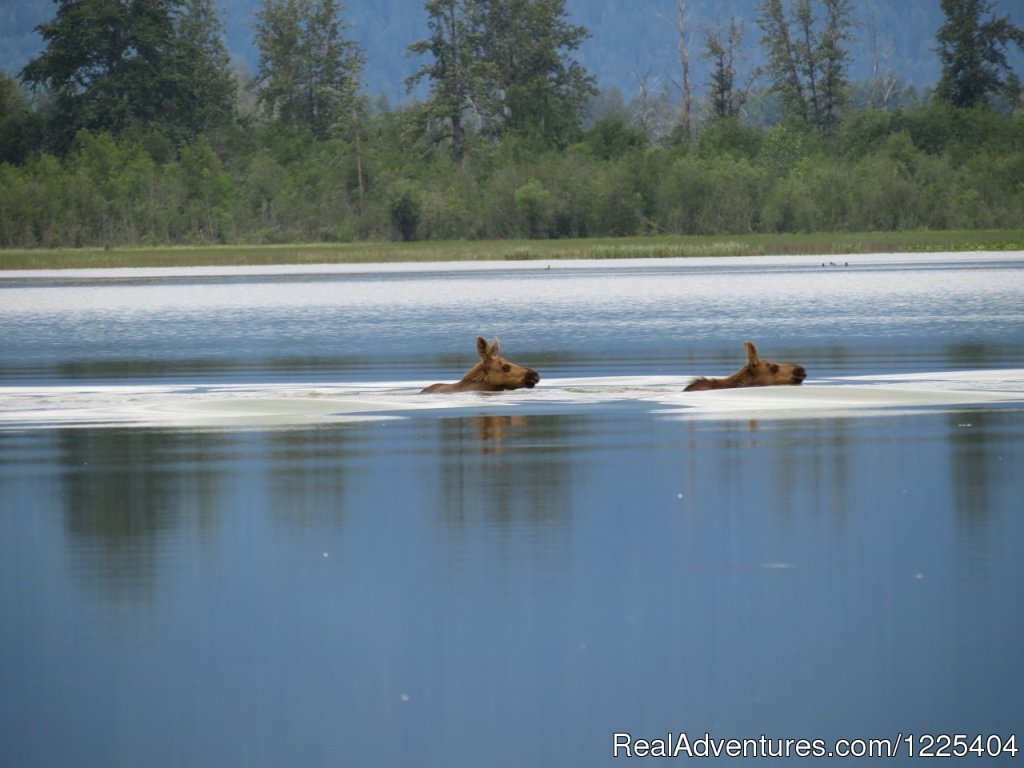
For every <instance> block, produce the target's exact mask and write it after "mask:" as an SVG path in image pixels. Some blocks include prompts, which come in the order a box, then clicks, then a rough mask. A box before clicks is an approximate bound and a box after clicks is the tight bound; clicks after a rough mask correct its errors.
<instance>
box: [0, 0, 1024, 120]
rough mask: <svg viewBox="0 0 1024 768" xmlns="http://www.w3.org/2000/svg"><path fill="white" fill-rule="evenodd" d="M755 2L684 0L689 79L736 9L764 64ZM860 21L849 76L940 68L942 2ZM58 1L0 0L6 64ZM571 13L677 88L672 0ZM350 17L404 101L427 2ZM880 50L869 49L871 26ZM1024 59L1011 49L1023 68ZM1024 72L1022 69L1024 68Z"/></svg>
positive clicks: (36, 45) (927, 76)
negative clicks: (705, 38)
mask: <svg viewBox="0 0 1024 768" xmlns="http://www.w3.org/2000/svg"><path fill="white" fill-rule="evenodd" d="M757 4H758V0H687V10H688V15H689V24H688V28H689V30H690V31H689V39H690V59H691V82H692V83H693V85H694V88H695V90H696V91H697V92H700V91H702V90H703V84H704V83H705V82H706V80H707V68H706V66H705V64H704V62H703V60H702V59H701V57H700V50H701V48H702V43H701V40H702V35H701V29H702V28H703V27H704V26H705V25H708V24H713V23H714V22H715V20H716V19H717V20H718V21H720V22H726V21H728V19H729V16H730V15H735V16H737V17H739V18H742V19H744V20H745V37H744V45H743V54H744V59H745V62H744V64H745V66H747V67H750V68H753V67H754V66H756V65H757V64H758V63H759V60H760V57H761V48H760V45H759V39H760V30H759V29H758V28H757V26H756V24H755V23H754V17H755V9H756V7H757ZM259 5H260V2H259V0H219V2H218V7H219V9H220V10H221V13H222V17H223V19H224V21H225V26H226V36H227V44H228V48H229V50H230V51H231V53H232V55H233V56H234V57H235V58H236V59H237V60H238V62H239V64H240V66H244V67H245V68H247V69H249V70H250V71H252V70H253V69H255V63H256V54H255V51H254V49H253V45H252V28H251V25H252V12H253V11H254V10H255V9H257V8H258V7H259ZM853 6H854V15H855V16H856V18H857V20H858V21H859V23H860V25H861V26H860V28H859V30H858V32H859V34H858V39H857V41H856V44H855V45H854V46H852V47H851V50H850V53H851V66H850V71H851V75H852V77H853V79H855V80H864V79H867V78H869V77H870V76H871V71H872V62H873V60H874V62H875V63H876V64H877V66H878V67H880V68H881V70H882V71H883V72H885V71H891V72H894V73H895V74H896V75H897V76H898V77H899V78H900V79H901V80H902V81H903V82H905V83H907V84H913V85H917V86H919V87H920V86H929V85H933V84H934V83H935V81H936V80H937V79H938V76H939V62H938V57H937V56H936V54H935V51H934V48H935V33H936V32H937V30H938V28H939V26H940V25H941V23H942V18H943V17H942V12H941V10H940V8H939V0H854V2H853ZM56 7H57V6H56V4H55V3H54V2H53V0H0V68H2V69H3V70H4V71H6V72H8V73H11V74H16V73H17V72H18V71H19V70H20V69H21V67H23V66H24V65H25V63H26V62H27V61H28V60H29V59H30V58H31V57H32V56H34V55H35V54H36V53H38V52H39V50H40V48H41V40H40V38H39V36H38V35H37V34H36V33H35V32H34V31H33V30H34V27H35V25H37V24H39V23H41V22H43V21H46V20H48V19H49V18H51V17H52V16H53V15H54V13H55V11H56ZM995 7H996V8H997V10H998V12H999V13H1006V14H1009V15H1010V17H1011V19H1012V20H1013V21H1014V22H1015V23H1016V24H1018V25H1020V26H1024V3H1022V2H1020V0H997V2H996V3H995ZM566 8H567V10H568V11H569V14H570V17H571V18H572V20H573V21H574V22H576V23H578V24H582V25H583V26H585V27H586V28H587V29H588V30H590V33H591V38H590V39H589V40H588V41H587V42H586V43H585V45H584V46H583V48H582V49H581V50H580V51H579V52H578V54H577V58H578V59H579V61H580V62H581V63H582V64H583V65H584V66H585V67H586V68H587V69H588V70H589V71H590V72H591V73H592V74H594V75H595V76H596V77H597V80H598V85H599V86H600V87H601V88H602V89H605V90H611V89H615V90H618V91H619V92H620V93H621V94H622V95H623V96H624V97H625V98H626V99H629V98H632V97H633V96H634V95H635V94H636V93H637V90H638V88H637V78H638V76H642V75H645V74H646V75H647V76H648V78H649V81H650V82H652V83H653V82H658V83H660V84H661V86H662V87H665V88H668V89H669V90H670V91H675V87H676V86H675V85H673V82H678V81H679V75H678V72H679V58H678V52H677V47H678V37H679V36H678V34H677V32H676V27H675V21H676V0H567V2H566ZM344 16H345V18H346V19H347V20H348V22H349V24H350V28H349V30H348V36H349V37H351V38H354V39H356V40H358V41H359V42H360V43H361V44H362V45H363V46H364V49H365V51H366V55H367V66H366V71H365V73H364V80H365V85H366V88H365V90H366V91H367V93H368V94H370V95H371V96H377V95H383V96H385V97H386V98H387V99H388V101H390V102H391V103H392V104H397V103H401V102H404V101H406V100H408V99H409V98H410V97H409V96H408V95H407V93H406V90H405V85H404V80H405V78H406V77H408V76H409V75H410V74H412V73H413V72H415V70H416V68H417V60H415V59H411V58H409V57H408V56H407V54H406V48H407V46H408V45H409V44H410V43H412V42H414V41H416V40H419V39H421V38H423V37H424V36H425V34H426V27H425V19H426V15H425V13H424V11H423V0H347V2H345V3H344ZM872 29H873V30H874V40H875V51H876V54H875V56H874V59H873V57H872V52H871V51H872V46H871V38H872V35H871V30H872ZM1022 60H1024V57H1021V56H1019V55H1015V56H1014V62H1015V64H1016V65H1017V67H1018V71H1019V70H1020V69H1021V68H1022V67H1021V63H1022ZM1021 74H1022V75H1024V72H1022V73H1021Z"/></svg>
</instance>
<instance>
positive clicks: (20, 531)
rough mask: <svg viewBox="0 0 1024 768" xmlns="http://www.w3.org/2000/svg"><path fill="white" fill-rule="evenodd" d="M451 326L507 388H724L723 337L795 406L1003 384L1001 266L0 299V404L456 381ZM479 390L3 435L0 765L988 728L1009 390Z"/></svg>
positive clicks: (213, 283) (110, 281)
mask: <svg viewBox="0 0 1024 768" xmlns="http://www.w3.org/2000/svg"><path fill="white" fill-rule="evenodd" d="M477 334H484V335H487V336H491V335H499V336H500V337H501V339H502V345H503V348H504V352H505V353H506V355H507V356H508V357H510V358H511V359H513V360H515V361H517V362H521V363H523V364H527V365H531V366H533V367H535V368H537V369H538V370H540V372H541V375H542V377H543V376H546V377H555V376H590V375H593V376H607V375H615V376H632V375H646V374H655V373H657V374H671V375H676V374H678V375H689V374H691V373H693V374H696V373H722V374H725V373H728V372H731V371H732V370H734V369H735V368H736V367H738V365H739V364H740V363H741V362H742V347H741V343H742V340H743V339H744V338H752V339H755V340H756V341H757V342H758V344H759V346H760V347H761V350H762V353H763V354H764V355H765V356H769V357H773V358H775V359H779V360H793V361H796V362H800V363H802V364H804V365H805V366H806V367H807V368H808V370H809V373H810V379H811V381H812V382H813V380H814V379H815V378H816V377H818V378H821V377H828V376H843V375H849V374H858V373H870V374H874V373H893V374H902V373H914V372H918V371H961V370H973V369H983V370H999V369H1003V368H1020V367H1022V361H1024V260H1022V259H1020V258H1013V257H1001V258H999V259H996V258H995V257H992V258H986V257H980V256H979V257H978V260H977V261H975V260H974V259H973V257H957V258H943V257H937V258H932V259H930V260H925V261H917V260H915V261H913V262H906V261H900V260H896V259H888V260H887V259H877V260H875V261H874V262H872V263H865V264H852V263H851V267H850V268H849V269H845V268H844V269H841V270H833V269H830V268H825V269H823V268H821V266H820V264H819V263H815V262H814V261H813V260H806V259H803V260H802V259H793V260H781V261H780V262H778V263H777V262H775V261H773V260H746V261H742V262H739V263H735V264H734V263H733V262H712V263H710V264H708V265H699V266H675V265H655V266H649V267H630V268H623V267H620V266H610V267H606V266H588V267H586V268H577V269H569V268H568V267H565V266H563V265H554V266H553V267H552V269H551V270H541V269H533V270H526V269H521V268H517V269H500V270H487V271H473V270H470V269H462V270H455V271H435V272H431V271H427V272H415V273H407V272H367V273H355V274H348V273H342V274H337V273H331V274H322V275H321V274H300V275H277V276H267V275H261V276H231V275H225V276H220V277H204V276H203V274H202V273H196V274H190V275H185V276H181V277H173V278H168V277H159V278H153V277H104V278H102V279H88V278H74V279H69V278H67V277H64V278H61V279H55V278H52V277H47V276H41V277H35V278H19V279H14V278H10V277H6V278H3V277H0V399H2V398H3V397H4V394H3V390H4V388H5V387H14V386H20V385H23V384H25V383H43V384H75V383H93V382H98V381H103V382H111V381H113V382H132V383H137V382H144V381H164V380H175V381H180V380H186V381H196V382H204V381H212V382H220V381H233V380H244V381H264V380H265V381H279V380H282V379H285V380H287V379H296V380H303V381H307V380H320V381H333V382H345V381H371V380H372V381H387V380H389V379H402V380H419V379H424V380H454V379H456V378H458V377H459V376H460V375H461V373H462V372H463V371H464V370H465V369H466V368H467V367H468V366H469V365H470V364H471V363H472V362H473V356H474V355H473V339H474V338H475V336H476V335H477ZM544 386H545V383H544V381H543V380H542V382H541V384H540V387H541V388H543V387H544ZM523 394H524V395H525V396H526V397H529V393H523ZM493 402H494V401H492V400H488V398H487V397H485V396H484V397H481V398H480V405H479V406H478V407H471V408H461V409H452V410H444V411H425V412H410V413H406V414H402V418H399V419H384V418H381V419H379V420H378V419H375V418H370V419H368V420H366V421H359V422H353V423H347V424H330V425H322V426H316V427H302V428H293V429H279V430H265V429H241V430H214V429H203V430H189V429H176V430H172V429H149V428H130V429H129V428H91V427H79V428H47V427H42V426H40V427H25V426H23V425H21V426H18V427H17V428H8V429H0V758H2V762H3V764H4V765H12V766H25V767H27V768H34V767H35V766H53V765H75V766H97V767H98V766H103V767H104V768H106V767H109V766H139V765H146V766H175V767H177V766H183V765H197V766H199V765H210V766H280V765H293V766H299V765H302V766H306V765H358V766H366V765H380V766H480V765H487V766H522V765H542V766H547V765H550V766H559V767H561V766H593V765H616V764H620V763H623V762H627V763H628V762H630V761H628V760H626V759H625V758H622V757H620V758H613V757H612V748H613V734H615V733H620V732H628V733H630V734H632V736H633V737H634V738H643V739H661V738H665V735H666V733H670V732H671V733H674V734H678V733H679V732H686V733H689V734H690V735H691V736H692V737H694V738H697V737H701V736H703V735H704V734H705V733H706V732H710V733H711V735H712V737H715V738H757V737H758V736H760V735H761V734H765V735H767V736H768V737H770V738H773V739H780V738H781V739H785V738H792V739H795V738H806V739H825V740H829V741H831V740H833V739H838V738H851V739H853V738H880V737H889V738H895V737H896V736H897V735H898V734H902V735H904V736H905V735H906V734H910V733H915V734H920V733H934V734H941V733H964V734H969V735H971V736H972V737H973V735H975V734H981V735H988V734H999V735H1000V736H1001V737H1004V738H1005V737H1008V736H1009V735H1010V734H1016V736H1017V739H1018V741H1020V740H1022V739H1024V732H1022V731H1024V727H1022V725H1024V721H1022V717H1021V715H1022V709H1021V705H1020V691H1021V690H1022V687H1024V662H1022V660H1021V654H1020V648H1021V647H1022V646H1024V619H1022V618H1021V613H1020V605H1021V599H1022V586H1024V564H1022V562H1024V561H1022V558H1021V556H1020V551H1021V547H1022V544H1024V511H1022V507H1021V504H1020V498H1021V495H1022V492H1024V480H1022V476H1021V471H1020V469H1021V467H1022V466H1024V408H1022V407H1020V405H1019V403H1018V404H1016V405H1014V404H1012V403H1011V404H1003V405H999V404H997V405H985V406H958V407H955V408H945V409H943V408H937V409H936V408H930V409H922V410H921V412H914V411H913V409H903V410H900V411H899V412H894V413H893V415H890V416H856V415H840V416H835V417H821V416H813V417H810V416H809V417H804V418H782V419H778V418H748V417H746V416H744V417H743V418H742V419H739V418H702V419H689V418H686V417H685V416H684V417H680V416H679V415H678V414H677V415H673V416H666V415H663V414H659V413H658V412H656V410H655V409H653V408H651V407H648V406H645V405H643V404H641V403H638V402H636V401H628V400H624V401H623V402H622V403H618V404H617V403H606V404H602V405H600V406H599V407H594V406H589V407H584V408H578V409H577V408H574V407H572V405H571V403H570V404H568V405H563V406H560V407H559V408H554V409H553V408H551V407H549V408H547V409H546V410H545V411H544V412H541V413H530V412H528V411H523V412H509V411H508V409H505V408H499V407H497V406H495V405H493ZM1018 746H1021V747H1024V744H1018ZM903 749H904V752H903V754H904V755H905V750H906V745H904V747H903ZM716 762H717V761H716ZM760 762H763V763H765V764H771V765H774V764H780V765H781V764H787V765H788V764H792V763H793V762H794V761H793V760H792V759H791V760H781V761H779V760H764V761H760ZM798 762H799V763H801V764H804V763H805V764H808V765H813V764H826V763H828V764H836V763H838V764H843V763H844V762H847V763H852V762H860V761H855V760H853V759H850V760H847V761H843V760H838V759H833V760H818V761H815V760H813V759H807V760H800V761H798ZM889 762H891V763H894V764H904V763H913V764H916V763H917V762H919V760H917V759H914V760H910V759H906V758H905V757H904V758H903V759H901V760H896V761H889ZM983 762H985V763H986V764H987V763H988V762H993V763H996V764H1009V759H1008V758H1006V757H1004V758H1002V759H1000V760H989V759H988V758H986V759H985V760H984V761H983ZM724 763H725V764H730V761H728V760H724Z"/></svg>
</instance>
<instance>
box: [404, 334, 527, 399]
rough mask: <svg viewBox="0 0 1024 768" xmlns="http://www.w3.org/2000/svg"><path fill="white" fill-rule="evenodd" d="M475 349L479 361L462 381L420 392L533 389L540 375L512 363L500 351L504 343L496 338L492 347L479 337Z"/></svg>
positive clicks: (436, 385)
mask: <svg viewBox="0 0 1024 768" xmlns="http://www.w3.org/2000/svg"><path fill="white" fill-rule="evenodd" d="M476 351H477V352H478V353H479V354H480V362H479V363H477V364H476V365H474V366H473V367H472V368H470V369H469V372H468V373H467V374H466V375H465V376H463V377H462V381H457V382H455V383H454V384H431V385H430V386H429V387H427V388H426V389H424V390H422V391H421V392H420V394H424V393H431V392H501V391H502V390H506V389H521V388H523V387H526V388H527V389H532V388H533V387H534V386H535V385H536V384H537V382H538V381H540V375H539V374H538V373H537V372H536V371H535V370H533V368H524V367H523V366H521V365H516V364H515V363H511V362H509V361H508V360H506V359H505V358H503V357H499V356H498V354H499V352H500V351H501V343H500V342H499V341H498V337H497V336H495V337H494V341H492V342H491V346H490V347H488V346H487V339H485V338H484V337H483V336H477V338H476Z"/></svg>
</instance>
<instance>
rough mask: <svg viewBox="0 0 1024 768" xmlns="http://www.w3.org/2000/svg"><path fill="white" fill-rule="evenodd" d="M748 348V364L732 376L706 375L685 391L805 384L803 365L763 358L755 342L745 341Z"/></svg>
mask: <svg viewBox="0 0 1024 768" xmlns="http://www.w3.org/2000/svg"><path fill="white" fill-rule="evenodd" d="M744 346H745V347H746V348H747V364H746V365H745V366H743V367H742V368H740V369H739V370H738V371H736V373H734V374H733V375H732V376H728V377H726V378H724V379H711V378H707V377H704V376H701V377H700V378H697V379H694V380H693V381H691V382H690V384H689V386H687V387H686V389H685V390H684V391H685V392H697V391H701V390H705V389H735V388H737V387H771V386H775V385H777V384H803V383H804V379H806V378H807V371H806V370H804V367H803V366H802V365H796V364H795V363H775V362H772V361H771V360H762V359H761V358H760V356H758V354H757V347H755V346H754V344H753V342H750V341H747V342H744Z"/></svg>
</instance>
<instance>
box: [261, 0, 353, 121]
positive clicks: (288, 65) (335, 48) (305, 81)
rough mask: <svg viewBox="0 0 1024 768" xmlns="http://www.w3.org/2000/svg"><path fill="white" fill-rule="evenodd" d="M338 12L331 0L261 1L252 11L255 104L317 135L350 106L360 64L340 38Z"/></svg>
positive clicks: (342, 116)
mask: <svg viewBox="0 0 1024 768" xmlns="http://www.w3.org/2000/svg"><path fill="white" fill-rule="evenodd" d="M341 11H342V6H341V4H340V3H338V2H336V1H335V0H263V5H262V7H261V9H260V10H259V11H258V12H257V13H256V14H255V16H256V26H255V29H256V45H257V47H258V49H259V69H258V72H257V75H256V87H257V101H258V103H259V105H260V106H261V107H262V109H263V111H264V113H265V114H266V115H267V116H268V117H270V118H271V119H273V120H278V121H280V122H282V123H284V124H286V125H289V126H292V127H294V128H300V129H303V130H308V131H310V132H311V133H312V134H313V135H314V136H316V137H317V138H321V139H322V138H327V137H328V136H329V135H330V134H331V132H332V131H333V130H334V129H335V127H336V126H337V124H338V123H339V122H341V121H342V120H344V119H347V117H348V116H349V115H351V114H352V112H353V110H354V109H355V105H356V100H357V96H358V91H359V77H360V73H361V72H362V68H363V63H364V57H363V53H362V50H361V48H360V47H359V45H358V44H357V43H356V42H354V41H352V40H348V39H346V38H344V37H342V34H341V30H342V24H341V21H340V15H341Z"/></svg>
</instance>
